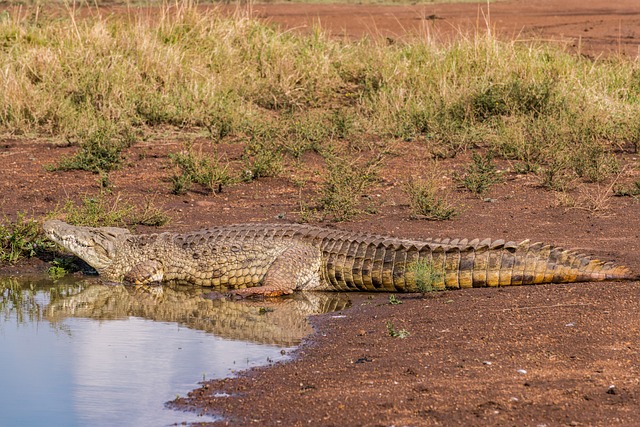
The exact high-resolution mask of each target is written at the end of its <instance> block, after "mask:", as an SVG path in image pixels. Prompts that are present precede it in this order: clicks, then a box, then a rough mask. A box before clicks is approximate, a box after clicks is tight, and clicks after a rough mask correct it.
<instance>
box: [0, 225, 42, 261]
mask: <svg viewBox="0 0 640 427" xmlns="http://www.w3.org/2000/svg"><path fill="white" fill-rule="evenodd" d="M53 246H54V245H53V244H52V243H51V242H49V241H48V240H46V238H45V236H44V234H43V232H42V227H41V226H40V223H39V222H38V221H36V220H34V219H27V218H26V217H25V215H24V214H23V213H19V214H18V216H17V218H16V220H15V222H10V221H8V220H7V218H5V219H4V221H3V222H2V223H0V262H3V263H14V262H16V261H18V260H19V259H20V258H24V257H32V256H35V255H36V254H38V253H39V252H44V251H47V250H51V249H52V248H53Z"/></svg>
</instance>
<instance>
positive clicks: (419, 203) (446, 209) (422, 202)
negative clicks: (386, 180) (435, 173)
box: [405, 179, 458, 221]
mask: <svg viewBox="0 0 640 427" xmlns="http://www.w3.org/2000/svg"><path fill="white" fill-rule="evenodd" d="M405 192H406V193H407V195H408V196H409V204H410V206H411V211H412V213H413V215H415V216H417V217H420V218H425V219H428V220H433V221H442V220H447V219H451V218H453V217H454V216H456V215H457V214H458V211H457V210H456V208H454V207H453V206H451V205H450V204H449V202H447V200H446V199H445V198H444V197H441V196H439V195H438V188H437V186H436V182H435V180H434V179H427V180H413V179H411V180H409V181H408V182H407V184H406V186H405Z"/></svg>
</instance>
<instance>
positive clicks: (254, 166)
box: [242, 142, 282, 181]
mask: <svg viewBox="0 0 640 427" xmlns="http://www.w3.org/2000/svg"><path fill="white" fill-rule="evenodd" d="M244 158H245V161H246V168H245V170H244V172H243V176H242V178H243V179H244V180H245V181H253V180H254V179H258V178H266V177H273V176H278V175H279V174H280V172H281V171H282V154H280V151H279V150H278V149H277V148H275V147H273V146H269V145H267V144H264V143H261V142H254V143H253V144H251V145H248V146H247V147H246V148H245V152H244Z"/></svg>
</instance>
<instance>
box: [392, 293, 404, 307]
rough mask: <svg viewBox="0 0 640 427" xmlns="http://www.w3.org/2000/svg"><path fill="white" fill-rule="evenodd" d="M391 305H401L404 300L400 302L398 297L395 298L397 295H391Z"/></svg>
mask: <svg viewBox="0 0 640 427" xmlns="http://www.w3.org/2000/svg"><path fill="white" fill-rule="evenodd" d="M389 304H391V305H400V304H402V300H399V299H398V297H396V296H395V294H391V295H389Z"/></svg>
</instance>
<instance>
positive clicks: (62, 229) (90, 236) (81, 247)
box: [43, 219, 131, 271]
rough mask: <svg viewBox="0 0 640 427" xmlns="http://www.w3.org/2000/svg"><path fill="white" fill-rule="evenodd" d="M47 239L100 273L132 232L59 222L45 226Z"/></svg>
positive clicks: (52, 221) (52, 222)
mask: <svg viewBox="0 0 640 427" xmlns="http://www.w3.org/2000/svg"><path fill="white" fill-rule="evenodd" d="M43 228H44V231H45V234H46V235H47V237H48V238H49V239H51V240H53V241H54V242H56V243H57V244H59V245H60V246H62V247H63V248H65V249H66V250H68V251H69V252H71V253H73V254H74V255H75V256H77V257H78V258H81V259H82V260H84V261H85V262H86V263H87V264H89V265H90V266H91V267H93V268H95V269H96V270H98V271H100V270H102V269H103V268H105V267H107V266H109V265H110V264H111V262H112V261H113V259H114V257H115V254H116V250H117V247H118V242H120V241H122V240H123V239H124V238H126V237H127V236H130V235H131V232H129V230H127V229H125V228H115V227H80V226H75V225H71V224H67V223H66V222H62V221H59V220H55V219H54V220H49V221H46V222H45V223H44V225H43Z"/></svg>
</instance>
